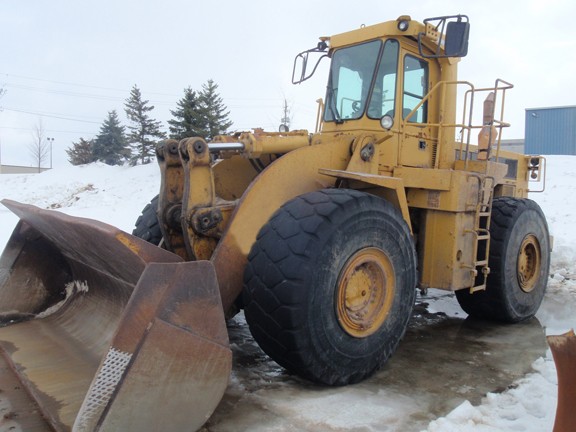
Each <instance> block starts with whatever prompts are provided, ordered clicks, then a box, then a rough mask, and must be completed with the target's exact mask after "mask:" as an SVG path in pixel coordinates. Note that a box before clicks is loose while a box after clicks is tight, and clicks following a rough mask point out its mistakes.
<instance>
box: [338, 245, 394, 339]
mask: <svg viewBox="0 0 576 432" xmlns="http://www.w3.org/2000/svg"><path fill="white" fill-rule="evenodd" d="M395 287H396V277H395V274H394V268H393V266H392V263H391V261H390V259H389V258H388V256H387V255H386V254H385V253H384V252H383V251H382V250H380V249H377V248H366V249H362V250H360V251H358V252H356V253H355V254H354V255H353V256H352V257H351V258H350V259H349V260H348V261H347V262H346V264H345V265H344V268H343V269H342V271H341V273H340V277H339V278H338V284H337V296H336V312H337V316H338V322H339V323H340V326H341V327H342V328H343V329H344V331H345V332H346V333H348V334H349V335H351V336H354V337H357V338H363V337H367V336H370V335H371V334H373V333H375V332H376V331H377V330H378V329H379V328H380V326H381V325H382V323H384V321H385V320H386V317H387V316H388V313H389V312H390V308H391V306H392V301H393V299H394V292H395Z"/></svg>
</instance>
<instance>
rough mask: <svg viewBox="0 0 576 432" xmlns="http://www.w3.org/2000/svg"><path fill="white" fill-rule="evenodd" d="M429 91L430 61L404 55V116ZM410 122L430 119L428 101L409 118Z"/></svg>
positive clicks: (406, 115) (404, 116)
mask: <svg viewBox="0 0 576 432" xmlns="http://www.w3.org/2000/svg"><path fill="white" fill-rule="evenodd" d="M427 93H428V63H427V62H426V61H424V60H422V59H419V58H416V57H413V56H410V55H407V56H406V57H404V91H403V98H402V107H403V109H402V118H403V119H406V118H407V117H408V115H409V114H410V112H411V111H412V110H413V109H414V108H416V106H418V104H419V103H420V102H422V99H424V96H426V94H427ZM408 121H409V122H410V123H426V122H427V121H428V102H425V103H424V104H422V105H421V106H420V107H419V108H418V110H417V111H416V112H415V113H414V114H413V115H412V116H410V118H409V119H408Z"/></svg>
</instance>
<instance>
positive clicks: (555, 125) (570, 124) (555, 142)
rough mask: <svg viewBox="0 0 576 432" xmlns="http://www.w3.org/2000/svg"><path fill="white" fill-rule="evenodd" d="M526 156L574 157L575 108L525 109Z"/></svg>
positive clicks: (575, 135) (575, 139) (575, 143)
mask: <svg viewBox="0 0 576 432" xmlns="http://www.w3.org/2000/svg"><path fill="white" fill-rule="evenodd" d="M525 140H526V143H525V153H526V154H544V155H546V154H549V155H552V154H556V155H576V106H565V107H550V108H527V109H526V126H525Z"/></svg>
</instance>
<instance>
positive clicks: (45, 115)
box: [2, 107, 102, 124]
mask: <svg viewBox="0 0 576 432" xmlns="http://www.w3.org/2000/svg"><path fill="white" fill-rule="evenodd" d="M2 109H4V110H6V111H12V112H19V113H24V114H32V115H37V116H40V117H50V118H56V119H60V120H69V121H75V122H80V123H92V124H101V123H102V122H97V121H91V120H81V119H77V118H72V117H65V116H61V115H53V114H46V113H41V112H34V111H26V110H20V109H15V108H6V107H3V108H2Z"/></svg>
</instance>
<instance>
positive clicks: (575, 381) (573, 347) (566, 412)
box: [546, 330, 576, 432]
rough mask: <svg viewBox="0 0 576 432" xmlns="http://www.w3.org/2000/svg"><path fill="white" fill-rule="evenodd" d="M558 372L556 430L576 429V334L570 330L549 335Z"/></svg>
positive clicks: (571, 431) (569, 430) (562, 431)
mask: <svg viewBox="0 0 576 432" xmlns="http://www.w3.org/2000/svg"><path fill="white" fill-rule="evenodd" d="M546 339H547V340H548V344H549V345H550V349H551V350H552V357H554V363H556V371H557V374H558V405H557V407H556V420H555V421H554V429H553V430H554V432H574V431H576V411H575V410H574V408H575V407H576V368H575V367H574V365H576V335H575V334H574V330H570V331H569V332H567V333H564V334H562V335H559V336H547V337H546Z"/></svg>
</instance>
